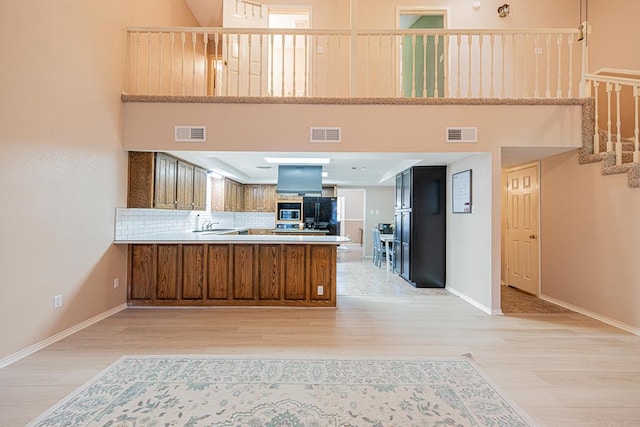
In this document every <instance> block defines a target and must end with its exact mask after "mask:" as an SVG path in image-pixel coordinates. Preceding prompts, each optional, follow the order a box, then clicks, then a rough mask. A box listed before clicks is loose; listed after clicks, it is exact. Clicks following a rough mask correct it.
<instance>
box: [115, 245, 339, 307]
mask: <svg viewBox="0 0 640 427" xmlns="http://www.w3.org/2000/svg"><path fill="white" fill-rule="evenodd" d="M336 253H337V250H336V246H334V245H313V244H309V245H305V244H295V245H287V244H277V243H266V244H247V243H231V244H220V243H213V244H207V243H202V244H200V243H198V244H195V243H194V244H179V243H176V244H131V245H129V250H128V257H129V259H128V263H127V269H128V274H127V275H128V288H127V300H128V303H129V305H131V306H221V305H222V306H223V305H227V306H228V305H243V306H259V305H260V306H264V305H269V306H295V307H335V305H336ZM320 286H321V287H322V288H320Z"/></svg>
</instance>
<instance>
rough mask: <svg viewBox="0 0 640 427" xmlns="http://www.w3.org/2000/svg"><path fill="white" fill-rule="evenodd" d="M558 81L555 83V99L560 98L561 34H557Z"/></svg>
mask: <svg viewBox="0 0 640 427" xmlns="http://www.w3.org/2000/svg"><path fill="white" fill-rule="evenodd" d="M557 43H558V64H557V65H556V66H557V67H558V81H557V82H556V98H562V34H558V38H557Z"/></svg>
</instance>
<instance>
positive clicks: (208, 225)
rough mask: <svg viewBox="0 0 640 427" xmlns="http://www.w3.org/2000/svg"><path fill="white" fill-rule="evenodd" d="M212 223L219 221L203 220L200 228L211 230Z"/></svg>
mask: <svg viewBox="0 0 640 427" xmlns="http://www.w3.org/2000/svg"><path fill="white" fill-rule="evenodd" d="M214 224H219V222H212V221H209V220H207V221H205V222H204V224H202V229H203V230H211V229H213V225H214Z"/></svg>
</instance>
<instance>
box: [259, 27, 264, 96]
mask: <svg viewBox="0 0 640 427" xmlns="http://www.w3.org/2000/svg"><path fill="white" fill-rule="evenodd" d="M258 43H259V44H260V47H259V49H260V72H259V73H258V82H259V83H258V96H264V87H263V85H262V83H263V80H264V79H263V78H262V76H264V75H265V74H264V73H265V71H264V34H260V36H259V39H258Z"/></svg>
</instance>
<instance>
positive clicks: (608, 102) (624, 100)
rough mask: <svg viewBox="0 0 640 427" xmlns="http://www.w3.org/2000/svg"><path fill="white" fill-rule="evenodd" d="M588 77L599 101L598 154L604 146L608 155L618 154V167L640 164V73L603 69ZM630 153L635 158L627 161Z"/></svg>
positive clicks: (595, 141) (595, 147) (590, 90)
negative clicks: (611, 153)
mask: <svg viewBox="0 0 640 427" xmlns="http://www.w3.org/2000/svg"><path fill="white" fill-rule="evenodd" d="M584 77H585V80H586V81H587V88H588V96H592V97H593V98H594V101H595V129H594V134H593V150H594V151H593V152H594V154H600V153H601V152H602V149H601V146H600V143H601V142H604V144H605V151H606V152H615V153H616V165H621V164H623V163H629V162H631V161H632V162H635V163H638V162H640V124H639V121H640V71H634V70H620V69H615V68H602V69H600V70H598V71H596V72H595V73H592V74H586V75H585V76H584ZM603 110H604V114H602V113H603ZM614 121H615V122H614ZM614 123H615V127H614ZM603 139H604V141H603ZM631 143H632V144H631ZM625 145H628V146H631V145H632V147H631V150H625V149H624V148H625ZM629 151H633V156H628V157H629V158H626V156H625V153H628V152H629Z"/></svg>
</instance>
